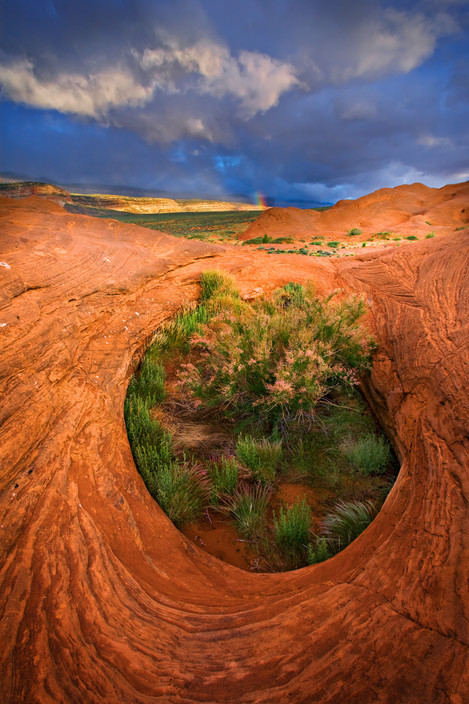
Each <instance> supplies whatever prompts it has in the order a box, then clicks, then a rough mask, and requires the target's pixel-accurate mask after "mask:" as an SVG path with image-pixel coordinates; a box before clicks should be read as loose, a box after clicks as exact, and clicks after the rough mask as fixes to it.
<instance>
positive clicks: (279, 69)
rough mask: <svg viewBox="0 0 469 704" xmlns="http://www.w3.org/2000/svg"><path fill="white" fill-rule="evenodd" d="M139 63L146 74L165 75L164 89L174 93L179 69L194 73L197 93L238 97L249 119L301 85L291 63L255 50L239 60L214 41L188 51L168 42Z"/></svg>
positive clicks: (144, 54)
mask: <svg viewBox="0 0 469 704" xmlns="http://www.w3.org/2000/svg"><path fill="white" fill-rule="evenodd" d="M140 64H141V66H142V68H143V69H145V70H147V71H150V72H153V71H158V72H160V73H162V74H163V75H164V76H165V81H166V86H167V88H164V89H165V90H170V91H174V90H175V86H176V83H175V80H174V76H175V75H176V74H177V71H178V69H179V73H181V70H182V71H183V72H186V74H188V75H189V74H194V75H195V77H196V79H197V88H196V89H197V92H199V93H202V94H203V93H206V94H209V95H214V96H217V97H224V96H227V95H231V96H233V97H235V98H237V99H238V100H239V101H240V104H241V107H242V109H243V112H244V115H245V116H246V117H252V116H253V115H255V114H256V113H258V112H265V111H266V110H269V109H270V108H272V107H274V106H275V105H276V104H277V103H278V100H279V98H280V96H281V95H282V93H284V92H286V91H288V90H290V89H291V88H293V87H295V86H297V85H299V81H298V79H297V77H296V75H295V69H294V67H293V66H292V65H291V64H289V63H285V62H281V61H278V60H276V59H273V58H272V57H270V56H268V55H266V54H261V53H259V52H252V51H242V52H241V53H240V54H239V56H238V58H236V57H234V56H232V55H231V54H230V52H229V50H228V49H227V48H226V47H225V46H222V45H220V44H217V43H214V42H199V43H197V44H195V45H193V46H191V47H186V48H179V47H177V46H176V45H175V44H174V43H173V44H171V43H169V44H168V46H167V47H166V48H164V49H162V48H159V49H146V50H145V51H144V52H143V54H142V56H141V59H140ZM179 78H180V84H179V85H180V89H183V85H184V84H183V82H182V81H181V76H180V77H179ZM186 89H188V87H187V88H186Z"/></svg>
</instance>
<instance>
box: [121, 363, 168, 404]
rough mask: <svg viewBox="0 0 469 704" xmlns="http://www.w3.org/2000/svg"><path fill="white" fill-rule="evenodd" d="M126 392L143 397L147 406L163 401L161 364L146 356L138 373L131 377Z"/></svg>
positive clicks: (164, 392) (163, 379)
mask: <svg viewBox="0 0 469 704" xmlns="http://www.w3.org/2000/svg"><path fill="white" fill-rule="evenodd" d="M128 393H129V394H130V395H131V396H138V397H139V398H141V399H143V400H144V401H145V403H146V405H148V406H149V407H151V406H155V405H156V404H157V403H161V401H164V399H165V396H166V391H165V373H164V368H163V367H162V366H161V364H158V363H157V362H154V361H153V360H152V359H151V358H150V357H146V358H145V359H144V361H143V363H142V365H141V367H140V371H139V373H138V374H137V375H136V376H133V377H132V380H131V382H130V385H129V390H128Z"/></svg>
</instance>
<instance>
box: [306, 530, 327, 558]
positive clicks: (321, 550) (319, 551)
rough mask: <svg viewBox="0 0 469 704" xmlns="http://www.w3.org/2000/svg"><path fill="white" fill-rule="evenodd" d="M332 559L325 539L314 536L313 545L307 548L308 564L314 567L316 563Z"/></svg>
mask: <svg viewBox="0 0 469 704" xmlns="http://www.w3.org/2000/svg"><path fill="white" fill-rule="evenodd" d="M330 557H332V555H331V553H330V552H329V548H328V545H327V538H325V537H324V536H323V537H320V536H318V535H317V536H316V538H315V540H314V542H313V543H311V544H310V545H309V546H308V564H309V565H314V564H316V563H318V562H324V561H325V560H328V559H329V558H330Z"/></svg>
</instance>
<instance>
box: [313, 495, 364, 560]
mask: <svg viewBox="0 0 469 704" xmlns="http://www.w3.org/2000/svg"><path fill="white" fill-rule="evenodd" d="M374 515H375V507H374V504H373V503H372V502H371V501H348V502H344V501H339V502H338V503H337V504H336V506H335V508H334V509H333V510H332V511H330V512H329V513H328V514H327V515H326V516H325V518H324V520H323V522H322V530H321V533H322V537H324V538H326V540H327V547H328V550H329V551H331V552H333V553H335V552H339V550H343V549H344V548H345V547H347V545H349V544H350V543H351V542H352V541H353V540H355V538H358V536H359V535H360V533H362V532H363V531H364V530H365V528H366V527H367V526H368V525H369V524H370V523H371V521H372V520H373V518H374Z"/></svg>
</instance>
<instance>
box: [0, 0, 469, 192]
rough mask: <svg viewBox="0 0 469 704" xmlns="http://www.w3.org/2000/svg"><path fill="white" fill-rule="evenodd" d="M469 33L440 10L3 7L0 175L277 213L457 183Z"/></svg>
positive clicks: (20, 2)
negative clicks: (254, 200) (273, 204)
mask: <svg viewBox="0 0 469 704" xmlns="http://www.w3.org/2000/svg"><path fill="white" fill-rule="evenodd" d="M468 18H469V3H468V2H458V1H453V2H450V1H449V0H447V1H446V2H438V3H437V2H435V1H434V0H422V1H421V2H413V3H408V2H406V3H404V2H398V1H395V2H388V3H385V2H382V3H380V2H378V0H356V1H355V2H354V3H350V2H348V0H347V1H346V0H335V1H334V2H312V1H311V0H257V1H256V2H254V1H253V0H249V2H248V1H247V0H238V2H237V3H232V2H221V1H220V0H200V1H199V2H198V1H196V0H187V1H185V0H171V2H169V1H168V2H164V1H162V0H159V1H156V2H155V1H154V0H152V1H150V0H136V1H134V2H125V1H124V0H122V1H119V0H99V2H96V0H95V1H94V2H90V1H89V0H84V1H83V2H81V3H77V2H76V1H75V2H69V1H68V0H61V1H59V0H55V1H54V0H47V1H46V0H42V1H41V0H35V1H30V2H26V0H16V2H15V3H10V4H9V6H8V7H5V10H4V13H3V27H4V31H3V35H2V42H1V49H0V51H1V53H0V83H1V85H2V91H3V98H4V102H3V112H4V125H5V127H4V132H5V134H7V133H8V148H7V149H6V151H5V152H4V154H3V157H2V161H3V163H2V164H1V167H2V168H3V169H4V170H8V171H15V170H16V171H17V172H20V171H21V173H27V174H28V175H31V176H33V175H34V174H37V173H38V172H40V173H41V174H43V175H45V176H46V177H48V178H49V179H50V180H56V181H61V182H66V181H74V182H76V181H80V180H81V181H86V180H91V181H92V180H93V179H94V180H95V182H96V183H99V182H101V183H109V184H112V183H114V184H120V183H122V180H123V179H124V180H125V182H126V183H127V184H129V185H134V186H138V187H148V188H157V189H161V190H165V184H166V189H167V190H171V191H173V192H177V191H178V189H180V190H181V191H184V192H194V193H201V192H204V193H207V192H209V191H210V192H212V193H214V194H215V195H218V194H223V193H224V192H226V193H230V192H232V193H239V194H248V193H252V192H254V191H263V192H266V193H267V194H269V195H271V196H272V197H274V198H277V199H280V200H281V199H285V198H288V199H300V200H301V199H306V200H308V199H315V200H337V198H340V197H346V196H352V197H354V196H356V195H359V194H360V193H362V192H365V191H369V190H372V189H373V188H376V187H379V186H383V185H396V184H397V183H400V182H404V181H409V180H423V181H425V182H426V183H428V184H429V185H442V183H443V182H446V181H448V180H462V179H463V178H468V177H469V174H467V175H466V172H467V166H466V165H467V163H468V157H469V154H468V145H467V142H468V139H467V137H468V129H467V124H468V123H469V120H468V117H469V115H468V105H469V104H468V97H469V96H468V94H467V85H468V81H467V67H468V55H467V39H468V26H469V19H468ZM15 104H16V106H17V105H18V104H21V105H23V106H24V107H23V108H18V107H15ZM15 111H16V112H15ZM19 114H21V116H22V119H20V120H18V119H16V120H15V118H14V115H16V116H17V117H18V115H19ZM59 124H60V125H61V127H60V129H57V125H59ZM54 125H55V128H54ZM35 139H36V140H37V141H38V142H39V141H40V144H39V143H38V144H36V142H35ZM67 150H68V151H69V153H72V154H74V158H73V169H72V168H71V164H70V160H68V161H67V160H66V156H65V155H66V153H67ZM44 152H47V153H46V154H45V153H44ZM15 164H16V166H15ZM20 165H21V166H20Z"/></svg>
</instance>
